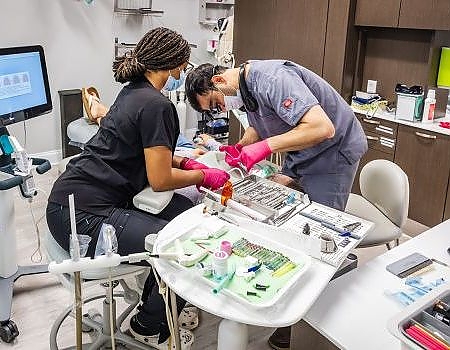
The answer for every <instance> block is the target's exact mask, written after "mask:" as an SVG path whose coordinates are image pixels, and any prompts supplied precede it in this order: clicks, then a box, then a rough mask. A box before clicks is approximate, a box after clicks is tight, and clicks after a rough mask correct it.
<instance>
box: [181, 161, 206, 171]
mask: <svg viewBox="0 0 450 350" xmlns="http://www.w3.org/2000/svg"><path fill="white" fill-rule="evenodd" d="M180 169H183V170H201V169H209V167H207V166H206V165H205V164H202V163H200V162H197V161H196V160H193V159H190V158H183V160H182V161H181V163H180Z"/></svg>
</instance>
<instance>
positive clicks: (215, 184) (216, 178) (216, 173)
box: [200, 168, 230, 191]
mask: <svg viewBox="0 0 450 350" xmlns="http://www.w3.org/2000/svg"><path fill="white" fill-rule="evenodd" d="M201 172H202V173H203V181H202V182H201V184H200V186H203V187H206V188H209V189H211V190H213V191H214V190H217V189H218V188H220V187H222V186H223V185H224V184H225V182H227V181H228V179H229V178H230V174H228V173H227V172H226V171H223V170H220V169H215V168H209V169H201Z"/></svg>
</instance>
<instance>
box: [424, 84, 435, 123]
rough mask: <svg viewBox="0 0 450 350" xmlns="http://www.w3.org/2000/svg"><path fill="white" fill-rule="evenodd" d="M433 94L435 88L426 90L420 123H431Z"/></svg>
mask: <svg viewBox="0 0 450 350" xmlns="http://www.w3.org/2000/svg"><path fill="white" fill-rule="evenodd" d="M435 94H436V92H435V90H433V89H429V90H428V94H427V98H426V99H425V103H424V106H423V115H422V123H432V122H433V120H434V110H435V108H436V97H435Z"/></svg>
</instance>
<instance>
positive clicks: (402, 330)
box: [388, 284, 450, 349]
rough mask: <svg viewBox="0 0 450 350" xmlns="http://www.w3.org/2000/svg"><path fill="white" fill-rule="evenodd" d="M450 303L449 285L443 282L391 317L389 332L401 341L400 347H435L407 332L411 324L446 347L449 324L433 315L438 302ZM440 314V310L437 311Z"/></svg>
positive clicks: (448, 337)
mask: <svg viewBox="0 0 450 350" xmlns="http://www.w3.org/2000/svg"><path fill="white" fill-rule="evenodd" d="M439 301H441V302H443V303H444V304H447V305H450V286H449V285H448V284H445V285H443V286H441V287H438V288H436V289H435V290H433V291H432V292H429V293H428V294H427V295H426V296H424V297H422V298H420V299H419V300H417V301H416V302H415V303H413V304H411V305H409V306H408V307H406V308H405V309H404V310H403V311H402V312H401V313H400V314H398V315H397V316H395V317H394V318H393V319H391V320H390V321H389V323H388V329H389V331H390V333H392V334H393V335H394V336H396V337H397V338H398V339H400V340H401V341H402V349H430V348H433V349H434V348H435V347H430V346H427V345H426V343H424V342H420V341H418V340H416V339H415V338H414V337H412V336H411V335H410V334H408V333H407V329H409V328H410V327H411V326H414V325H415V326H416V327H418V328H422V330H425V331H427V332H428V333H429V334H430V335H431V337H432V338H435V342H436V340H437V342H438V343H439V342H441V345H442V348H443V349H447V348H448V346H449V345H448V344H450V326H449V325H448V324H446V322H445V321H443V320H440V319H439V318H440V316H439V315H438V316H434V315H435V310H436V307H435V305H436V304H437V303H438V302H439ZM439 313H440V314H442V313H441V312H439Z"/></svg>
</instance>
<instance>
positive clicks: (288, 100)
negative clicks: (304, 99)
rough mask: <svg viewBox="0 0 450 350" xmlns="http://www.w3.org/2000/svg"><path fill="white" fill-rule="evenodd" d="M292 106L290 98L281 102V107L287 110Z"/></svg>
mask: <svg viewBox="0 0 450 350" xmlns="http://www.w3.org/2000/svg"><path fill="white" fill-rule="evenodd" d="M291 105H292V100H291V99H290V98H287V99H285V100H284V101H283V106H284V107H285V108H289V107H290V106H291Z"/></svg>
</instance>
